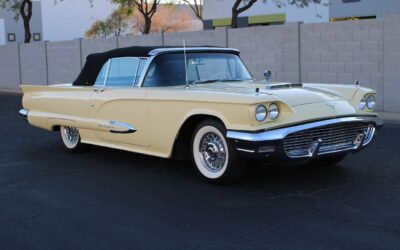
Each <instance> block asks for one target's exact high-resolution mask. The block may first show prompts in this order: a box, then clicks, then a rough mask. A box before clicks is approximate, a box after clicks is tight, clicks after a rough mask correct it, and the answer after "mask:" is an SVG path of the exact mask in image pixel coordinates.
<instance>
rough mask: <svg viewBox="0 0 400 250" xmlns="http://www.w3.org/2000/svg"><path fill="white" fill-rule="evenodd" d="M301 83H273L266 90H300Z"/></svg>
mask: <svg viewBox="0 0 400 250" xmlns="http://www.w3.org/2000/svg"><path fill="white" fill-rule="evenodd" d="M302 87H303V84H302V83H275V84H268V86H267V89H290V88H302Z"/></svg>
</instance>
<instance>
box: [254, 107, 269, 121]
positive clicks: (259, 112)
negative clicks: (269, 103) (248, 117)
mask: <svg viewBox="0 0 400 250" xmlns="http://www.w3.org/2000/svg"><path fill="white" fill-rule="evenodd" d="M265 118H267V108H266V107H265V106H264V105H258V106H257V108H256V120H257V121H259V122H262V121H264V120H265Z"/></svg>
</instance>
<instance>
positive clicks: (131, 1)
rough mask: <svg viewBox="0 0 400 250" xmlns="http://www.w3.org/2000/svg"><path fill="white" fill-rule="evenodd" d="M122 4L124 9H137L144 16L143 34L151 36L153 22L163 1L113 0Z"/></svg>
mask: <svg viewBox="0 0 400 250" xmlns="http://www.w3.org/2000/svg"><path fill="white" fill-rule="evenodd" d="M111 1H112V2H114V3H117V4H120V6H121V7H123V8H130V9H133V8H134V9H136V10H137V11H139V13H140V14H141V15H142V16H143V20H144V27H143V34H149V33H150V29H151V21H152V18H153V16H154V14H155V13H156V11H157V6H158V4H159V3H160V2H161V0H111Z"/></svg>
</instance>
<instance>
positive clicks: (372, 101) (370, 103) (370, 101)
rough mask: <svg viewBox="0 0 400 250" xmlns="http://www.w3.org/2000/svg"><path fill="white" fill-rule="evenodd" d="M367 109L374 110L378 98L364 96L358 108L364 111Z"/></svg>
mask: <svg viewBox="0 0 400 250" xmlns="http://www.w3.org/2000/svg"><path fill="white" fill-rule="evenodd" d="M365 107H367V108H368V109H369V110H374V109H375V107H376V98H375V96H374V95H370V96H364V97H363V98H362V99H361V101H360V104H358V108H359V109H361V110H364V109H365Z"/></svg>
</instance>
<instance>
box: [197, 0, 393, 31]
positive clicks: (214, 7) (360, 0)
mask: <svg viewBox="0 0 400 250" xmlns="http://www.w3.org/2000/svg"><path fill="white" fill-rule="evenodd" d="M282 2H286V1H285V0H284V1H282ZM233 3H234V0H204V9H203V15H204V28H205V29H213V28H215V27H221V26H229V25H230V23H231V20H230V19H231V16H232V13H231V9H232V6H233ZM388 15H400V0H322V3H321V4H310V5H309V6H308V7H305V8H298V7H296V6H293V5H286V6H282V7H281V8H279V7H277V6H276V5H275V3H274V1H272V0H269V1H267V3H264V2H263V1H261V0H259V1H258V2H256V3H255V4H254V5H253V6H252V7H251V8H250V9H248V10H246V11H244V12H242V13H241V14H240V15H239V18H238V26H239V27H247V26H253V25H269V24H282V23H287V22H303V23H319V22H329V21H345V20H354V19H368V18H383V17H385V16H388Z"/></svg>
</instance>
